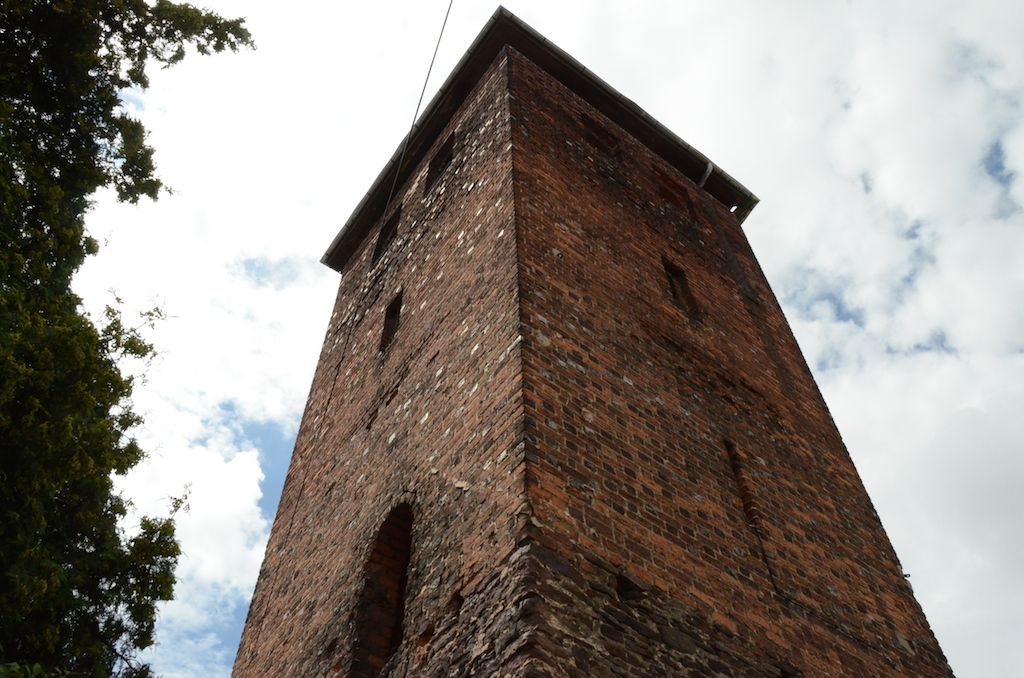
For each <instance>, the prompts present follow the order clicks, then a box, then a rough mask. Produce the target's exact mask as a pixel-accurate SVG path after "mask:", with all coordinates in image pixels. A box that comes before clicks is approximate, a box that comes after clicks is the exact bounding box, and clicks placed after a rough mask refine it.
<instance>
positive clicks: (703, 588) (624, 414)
mask: <svg viewBox="0 0 1024 678" xmlns="http://www.w3.org/2000/svg"><path fill="white" fill-rule="evenodd" d="M510 72H511V75H510V87H511V91H512V102H511V110H512V117H513V128H512V139H513V144H514V149H515V150H514V155H513V164H514V175H515V191H516V221H517V226H518V229H517V241H518V247H519V270H520V284H521V292H520V295H521V303H522V322H523V370H524V372H523V386H524V403H525V413H526V434H527V462H528V463H527V476H528V494H529V497H530V501H531V505H532V509H533V512H534V515H535V516H536V518H537V519H538V521H539V523H540V524H541V525H542V527H541V528H540V529H538V530H537V531H536V537H537V538H538V539H539V540H540V541H541V542H542V543H543V544H544V545H545V546H548V547H549V548H551V549H552V550H554V551H555V552H557V553H559V554H560V555H561V556H563V557H565V558H567V559H568V560H569V561H574V562H580V558H582V557H583V556H584V555H588V554H589V555H596V556H598V557H599V558H601V559H603V560H604V561H606V562H608V563H610V564H611V566H612V567H613V568H620V569H622V570H624V571H626V572H628V573H629V574H630V575H632V576H634V577H635V578H637V579H638V580H640V581H643V582H647V583H648V584H650V585H651V586H652V587H653V589H654V590H656V591H658V592H660V594H661V595H664V596H666V597H668V598H671V599H674V600H676V601H680V602H682V603H683V604H685V605H687V606H690V607H691V608H692V609H694V610H696V611H697V612H698V613H700V614H701V615H703V617H704V618H706V619H708V620H710V621H711V622H713V623H714V624H716V625H717V626H719V627H721V628H722V629H725V630H727V631H731V632H734V633H737V634H739V635H740V636H741V637H745V638H749V639H751V640H753V641H754V642H756V643H757V644H758V645H760V646H762V647H763V648H767V649H768V650H770V651H771V652H772V653H774V655H775V656H778V657H780V658H781V659H783V660H785V661H786V662H789V663H790V664H791V665H793V666H794V667H796V668H798V669H802V670H804V671H806V675H826V674H832V675H839V674H844V673H845V674H847V675H863V674H864V673H870V674H875V675H886V674H888V673H891V672H892V671H894V670H897V669H899V670H905V671H909V670H910V668H909V667H914V668H913V672H914V673H915V674H917V675H943V674H945V673H946V672H948V669H947V668H946V667H945V663H944V659H943V658H942V654H941V651H940V650H939V648H938V645H937V644H936V642H935V640H934V638H933V636H932V634H931V631H930V630H929V628H928V626H927V622H926V621H925V619H924V616H923V614H922V613H921V611H920V609H919V607H918V606H917V603H916V602H915V601H914V599H913V596H912V593H911V592H910V589H909V586H908V585H907V584H906V582H905V580H904V578H903V577H902V574H901V571H900V568H899V564H898V562H897V560H896V557H895V554H894V553H893V551H892V548H891V547H890V545H889V542H888V540H887V538H886V536H885V534H884V531H883V530H882V528H881V525H880V523H879V521H878V519H877V516H876V515H875V512H874V510H873V507H872V506H871V503H870V501H869V500H868V498H867V495H866V493H865V491H864V489H863V486H862V484H861V482H860V480H859V477H858V476H857V473H856V470H855V469H854V467H853V464H852V463H851V461H850V458H849V456H848V454H847V452H846V449H845V447H844V446H843V443H842V441H841V439H840V437H839V434H838V432H837V431H836V428H835V425H834V424H833V422H832V419H831V417H830V416H829V413H828V410H827V408H826V406H825V404H824V402H823V400H822V398H821V396H820V394H819V392H818V390H817V388H816V386H815V384H814V381H813V378H812V377H811V375H810V372H809V371H808V369H807V367H806V364H805V363H804V360H803V358H802V356H801V354H800V351H799V349H798V347H797V344H796V342H795V340H794V338H793V336H792V333H791V331H790V330H789V328H788V326H787V324H786V321H785V318H784V317H783V314H782V312H781V309H780V308H779V306H778V304H777V302H776V300H775V298H774V296H773V294H772V292H771V290H770V289H769V287H768V285H767V282H766V281H765V278H764V275H763V274H762V272H761V270H760V268H759V267H758V264H757V262H756V261H755V259H754V257H753V255H752V253H751V250H750V247H749V245H748V244H747V241H746V239H745V237H744V235H743V233H742V231H741V229H740V227H739V225H738V223H737V222H736V219H735V218H734V217H733V215H732V214H730V213H729V212H728V210H727V209H726V208H724V207H723V206H722V205H720V204H719V203H718V202H717V201H715V200H714V199H713V198H711V197H710V196H709V195H707V194H706V193H704V192H703V191H701V190H700V189H698V188H697V187H696V186H695V185H694V184H693V183H692V182H691V181H690V180H688V179H686V178H685V177H683V176H682V175H681V174H680V173H679V172H677V171H675V170H674V169H673V168H671V167H669V166H668V165H667V164H666V163H665V162H664V161H662V160H661V159H660V158H658V157H656V156H654V155H653V154H652V153H650V152H649V151H648V150H647V149H646V148H645V147H643V146H642V145H640V144H639V143H638V142H636V141H635V140H634V139H632V138H631V137H628V136H626V135H625V134H624V133H623V132H622V131H621V130H620V129H619V128H618V127H617V126H615V125H614V124H613V123H611V122H610V121H609V120H607V119H606V118H605V117H604V116H603V115H602V114H601V113H600V112H598V111H597V110H595V109H593V108H592V107H591V106H589V105H588V104H586V103H585V102H583V101H582V100H580V99H579V98H578V97H576V96H575V95H574V94H573V93H571V92H570V91H569V90H568V89H566V88H565V87H564V86H563V85H562V84H560V83H559V82H557V81H556V80H554V79H553V78H551V77H550V76H548V75H547V74H546V73H545V72H543V71H542V70H541V69H539V68H538V67H537V66H535V65H534V64H533V63H532V62H529V61H528V60H527V59H525V58H524V57H521V56H519V55H518V54H514V56H513V58H512V61H511V71H510ZM666 260H667V261H669V262H671V264H672V265H673V266H674V267H678V269H680V270H682V271H683V272H684V273H685V276H686V279H687V283H688V287H689V293H690V294H691V295H692V300H693V302H695V303H696V306H697V310H696V311H694V310H693V309H689V308H687V301H688V300H686V299H684V300H683V302H682V303H681V304H680V303H677V302H676V301H675V300H674V299H673V296H672V290H671V286H670V284H669V280H668V276H667V274H666V268H665V261H666ZM901 638H902V639H903V640H901ZM563 642H570V641H569V640H567V639H563ZM904 645H906V646H908V647H910V646H912V647H913V648H914V650H913V651H908V650H907V649H906V648H905V647H904Z"/></svg>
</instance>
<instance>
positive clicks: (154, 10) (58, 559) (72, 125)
mask: <svg viewBox="0 0 1024 678" xmlns="http://www.w3.org/2000/svg"><path fill="white" fill-rule="evenodd" d="M250 45H251V42H250V38H249V33H248V31H246V29H245V28H244V26H243V23H242V21H241V20H233V21H230V20H225V19H222V18H221V17H219V16H217V15H215V14H212V13H209V12H206V11H203V10H200V9H197V8H195V7H192V6H190V5H186V4H176V3H172V2H168V1H167V0H156V1H155V2H154V1H152V0H51V1H44V0H0V669H3V670H4V671H14V670H16V669H14V668H12V667H14V666H15V665H17V666H20V667H22V668H23V669H24V671H26V673H25V675H29V673H30V672H31V671H36V670H39V671H43V672H46V673H53V672H59V671H70V672H72V674H74V675H110V674H115V675H133V676H134V675H148V674H149V669H148V667H147V666H145V665H143V664H141V663H140V662H139V661H138V659H137V654H138V651H139V650H140V649H142V648H145V647H147V646H149V645H151V644H152V642H153V627H154V623H155V616H156V615H155V605H156V603H157V602H158V601H161V600H169V599H170V598H171V597H172V594H173V587H174V568H175V566H176V564H177V560H178V555H179V549H178V544H177V541H176V540H175V535H174V524H173V520H172V516H173V511H172V514H171V516H169V517H165V518H145V519H143V520H142V521H141V528H140V530H138V531H137V532H133V533H132V535H131V536H129V535H128V534H126V533H125V532H124V531H123V530H122V529H121V527H120V526H119V520H120V519H121V518H122V517H124V516H125V514H126V509H127V507H126V503H125V500H124V499H123V498H122V497H120V496H119V495H118V494H117V493H116V492H115V490H114V486H113V483H112V474H124V473H125V472H127V471H128V470H129V469H131V468H132V467H133V466H135V465H136V464H137V463H138V462H139V461H140V460H141V459H142V457H143V452H142V450H141V449H139V446H138V444H137V443H136V441H135V440H134V438H133V437H132V435H131V431H132V428H133V426H135V425H136V424H138V423H139V417H138V416H137V415H136V414H135V413H134V412H133V411H132V409H131V403H130V399H129V397H130V395H131V390H132V380H131V378H130V377H129V376H126V375H124V374H122V372H121V370H120V369H119V368H118V362H119V360H121V359H122V358H132V357H136V358H144V357H146V356H148V355H149V354H150V353H151V351H152V347H151V346H150V345H149V344H147V343H146V341H145V340H144V339H143V338H142V337H141V336H140V334H139V331H138V330H137V329H132V328H130V327H127V326H125V324H123V323H122V321H121V318H120V315H119V314H118V312H117V311H116V310H115V309H108V312H107V315H106V317H105V318H104V319H103V321H102V322H101V323H99V325H97V324H94V323H93V322H91V321H90V319H89V318H88V317H86V316H85V315H84V314H83V312H82V309H81V303H80V299H79V298H78V297H76V296H75V295H74V294H73V293H72V292H71V287H70V284H71V278H72V276H73V275H74V273H75V271H76V270H77V269H78V268H79V267H80V266H81V264H82V262H83V261H84V259H85V257H86V256H87V255H89V254H93V253H95V252H96V249H97V245H96V242H95V241H94V240H93V239H91V238H89V237H88V236H87V235H86V234H85V231H84V217H85V214H86V212H87V210H88V209H89V206H90V196H91V195H92V194H93V193H94V192H95V191H96V190H97V189H98V188H101V187H105V186H113V187H114V188H115V189H116V190H117V194H118V196H119V198H120V199H121V200H125V201H129V202H136V201H137V200H138V199H139V198H140V197H142V196H146V197H149V198H156V197H157V194H158V192H159V191H160V188H161V184H160V181H159V179H158V178H157V177H156V176H155V171H154V164H153V151H152V149H151V148H150V147H149V146H147V145H146V139H145V137H146V135H145V130H144V129H143V127H142V125H141V123H139V122H138V121H137V120H134V119H132V118H131V117H130V116H129V115H127V114H126V113H125V111H124V109H123V108H122V106H121V102H120V99H119V93H120V92H121V91H122V90H124V89H125V88H128V87H139V88H145V87H146V86H147V84H148V81H147V78H146V67H147V65H152V64H154V63H156V64H161V65H163V66H168V65H171V64H174V63H176V62H177V61H179V60H181V59H182V58H183V57H184V56H185V54H186V51H187V50H190V49H195V50H197V51H198V52H200V53H203V54H206V53H210V52H219V51H222V50H224V49H232V50H235V49H237V48H239V47H241V46H250ZM152 319H153V316H147V317H145V318H144V319H143V322H144V323H145V322H146V321H149V320H152Z"/></svg>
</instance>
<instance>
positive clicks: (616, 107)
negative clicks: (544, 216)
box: [320, 7, 758, 272]
mask: <svg viewBox="0 0 1024 678" xmlns="http://www.w3.org/2000/svg"><path fill="white" fill-rule="evenodd" d="M506 45H509V46H511V47H512V48H513V49H516V50H517V51H519V52H521V53H523V54H524V56H526V57H528V58H530V59H531V60H532V61H534V62H535V63H537V65H538V66H540V67H541V68H543V69H544V70H546V71H548V72H549V73H550V74H551V75H552V76H554V77H556V78H557V79H559V80H560V81H562V82H563V84H565V85H566V86H567V87H569V88H570V89H572V90H573V91H575V92H576V93H577V94H578V95H579V96H581V97H582V98H584V99H585V100H587V101H588V102H589V103H591V104H592V105H594V106H595V107H596V108H598V109H599V110H601V111H602V112H603V113H604V114H605V115H607V116H608V117H609V118H610V119H612V120H613V121H615V122H616V123H617V124H619V125H620V126H621V127H623V129H625V130H626V131H627V132H630V133H631V134H632V135H633V136H635V137H636V138H637V139H638V140H639V141H640V142H641V143H644V144H645V145H646V146H648V148H650V149H651V150H652V151H653V152H655V153H656V154H658V155H660V156H661V157H663V158H664V159H665V160H667V161H668V162H669V163H670V164H673V165H675V166H676V167H677V168H679V169H680V170H681V171H683V172H684V173H686V174H692V168H693V167H694V166H695V163H699V165H700V168H701V173H703V171H704V168H705V167H707V166H709V167H710V168H711V173H710V175H709V176H708V177H707V178H706V180H705V183H704V189H705V190H706V191H707V192H708V193H710V194H711V195H712V196H713V197H715V198H716V199H717V200H718V201H719V202H721V203H723V204H724V205H725V206H726V207H727V208H735V209H734V211H735V214H736V218H737V219H738V221H740V222H741V223H742V222H743V220H744V219H745V218H746V217H747V215H748V214H750V211H751V210H753V208H754V206H755V205H757V202H758V199H757V197H756V196H755V195H754V194H753V193H751V192H750V191H749V190H747V188H746V187H744V186H743V185H742V184H740V183H739V182H738V181H736V180H735V179H734V178H733V177H732V176H730V175H729V174H728V173H726V172H725V171H723V170H722V169H721V168H719V167H718V166H717V165H715V164H714V163H712V162H711V161H710V160H709V159H708V158H707V156H705V155H704V154H703V153H701V152H700V151H698V150H697V149H695V148H694V147H692V146H690V144H688V143H686V142H685V141H683V140H682V139H681V138H679V137H678V136H677V135H676V134H675V133H673V132H672V131H671V130H669V129H668V128H667V127H665V126H664V125H662V124H661V123H659V122H658V121H657V120H655V119H654V118H653V117H651V116H650V115H649V114H648V113H647V112H646V111H644V110H643V109H642V108H640V107H639V106H638V105H637V104H636V103H635V102H633V101H632V100H630V99H629V98H627V97H625V96H624V95H622V94H621V93H620V92H619V91H618V90H616V89H615V88H613V87H611V86H610V85H609V84H608V83H606V82H605V81H604V80H602V79H601V78H599V77H598V76H597V75H595V74H594V73H592V72H591V71H590V70H588V69H587V68H586V67H585V66H583V65H582V64H581V63H580V62H578V61H577V60H576V59H574V58H573V57H572V56H570V55H569V54H568V53H566V52H565V51H564V50H562V49H561V48H560V47H558V46H557V45H555V44H554V43H552V42H551V41H550V40H548V39H547V38H545V37H544V36H543V35H541V34H540V33H538V32H537V31H535V30H534V29H533V28H531V27H530V26H529V25H527V24H526V23H524V22H523V21H522V20H521V19H519V18H518V17H516V16H515V15H514V14H512V13H511V12H509V11H508V10H507V9H505V8H504V7H498V9H497V11H495V13H494V14H493V15H492V16H491V18H490V19H489V20H488V22H487V23H486V24H485V25H484V27H483V29H482V30H481V31H480V33H478V34H477V36H476V38H475V39H474V40H473V43H472V44H471V45H470V47H469V49H467V50H466V52H465V54H463V56H462V58H461V59H460V60H459V63H458V64H457V65H456V66H455V68H454V69H453V70H452V72H451V74H450V75H449V76H448V78H447V79H446V80H445V82H444V84H442V85H441V87H440V88H439V89H438V91H437V93H436V94H435V95H434V97H433V98H432V99H431V100H430V103H428V104H427V107H426V108H425V109H424V110H423V113H422V114H421V115H420V116H419V119H418V120H417V121H416V123H415V124H414V125H413V127H412V129H411V130H410V131H409V133H408V134H407V135H406V136H405V137H404V138H403V139H402V141H401V143H399V145H398V148H397V149H396V150H395V152H394V154H393V155H392V156H391V159H390V160H388V162H387V164H386V165H385V166H384V168H383V169H382V170H381V172H380V173H379V174H378V175H377V178H376V179H375V180H374V182H373V184H372V185H371V186H370V190H369V191H367V192H366V194H365V195H364V196H363V197H362V199H361V200H360V201H359V204H358V205H356V208H355V209H354V210H353V212H352V215H351V216H350V217H349V219H348V220H347V221H346V222H345V225H344V226H342V228H341V230H340V231H339V232H338V233H337V235H335V237H334V239H333V240H332V241H331V244H330V246H329V247H328V248H327V251H326V252H325V253H324V255H323V257H322V258H321V259H320V261H321V262H322V263H324V264H326V265H327V266H330V267H331V268H333V269H334V270H336V271H339V272H340V271H342V270H343V269H344V267H345V264H346V263H347V262H348V260H349V258H350V257H351V256H352V255H353V254H354V253H355V250H356V249H357V248H358V247H359V244H360V243H361V242H362V240H363V238H364V237H365V236H366V234H367V233H368V232H369V230H370V228H372V226H373V224H374V223H376V221H377V218H378V217H379V216H381V215H380V214H379V213H380V212H383V210H384V208H385V205H384V204H383V203H384V202H385V201H386V200H387V194H386V193H385V191H386V190H388V189H389V187H390V185H391V183H392V182H394V183H395V185H396V186H397V187H401V185H402V183H403V182H404V180H405V179H406V178H408V175H409V173H410V172H411V170H412V169H414V168H415V167H416V166H417V165H418V164H419V161H420V159H421V158H422V156H423V155H424V154H425V153H426V151H427V150H429V148H430V143H429V142H430V140H432V139H433V137H434V136H436V134H430V133H431V132H439V131H440V130H441V129H443V127H444V126H445V125H446V124H447V121H448V118H449V117H450V116H451V115H452V114H454V113H455V111H456V110H457V108H458V105H459V104H461V101H462V97H465V96H466V95H467V94H468V93H469V91H470V90H471V89H472V87H473V85H475V83H476V80H477V79H478V78H479V76H480V75H482V74H483V71H484V70H486V68H487V67H489V66H490V64H491V62H492V61H493V59H494V57H495V56H496V55H497V54H498V53H500V51H501V49H502V48H503V47H504V46H506ZM475 71H479V73H475ZM463 90H464V91H463ZM406 144H408V149H407V151H406V154H405V158H404V160H402V166H401V167H398V162H399V158H400V157H401V156H402V149H403V147H405V146H406ZM687 167H689V168H691V171H687ZM396 173H397V174H398V179H397V181H395V175H396Z"/></svg>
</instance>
